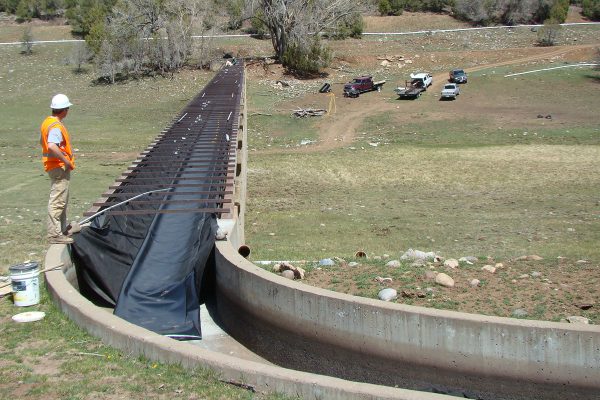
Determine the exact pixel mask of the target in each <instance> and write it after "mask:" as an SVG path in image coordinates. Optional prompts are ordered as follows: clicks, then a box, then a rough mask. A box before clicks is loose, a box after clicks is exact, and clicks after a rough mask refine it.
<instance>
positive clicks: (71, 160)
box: [40, 94, 75, 244]
mask: <svg viewBox="0 0 600 400" xmlns="http://www.w3.org/2000/svg"><path fill="white" fill-rule="evenodd" d="M72 105H73V104H71V102H70V101H69V98H68V97H67V96H65V95H64V94H57V95H56V96H54V97H53V98H52V102H51V103H50V108H51V109H52V115H51V116H49V117H47V118H46V119H45V120H44V122H42V126H41V127H40V133H41V138H40V143H41V145H42V161H43V163H44V170H45V171H46V172H47V173H48V176H49V177H50V200H48V241H49V242H50V243H62V244H69V243H73V239H72V238H71V237H69V236H67V235H65V234H64V233H63V232H64V230H65V229H66V227H67V203H68V201H69V181H70V179H71V170H73V169H75V157H74V155H73V149H72V147H71V138H70V137H69V132H68V131H67V127H66V126H65V125H64V124H63V122H62V121H63V120H64V119H65V118H66V116H67V114H68V113H69V107H71V106H72Z"/></svg>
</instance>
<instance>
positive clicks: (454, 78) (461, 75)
mask: <svg viewBox="0 0 600 400" xmlns="http://www.w3.org/2000/svg"><path fill="white" fill-rule="evenodd" d="M450 82H454V83H467V73H466V72H465V71H464V70H462V69H453V70H452V71H450Z"/></svg>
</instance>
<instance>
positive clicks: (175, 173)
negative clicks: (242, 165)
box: [72, 65, 244, 339]
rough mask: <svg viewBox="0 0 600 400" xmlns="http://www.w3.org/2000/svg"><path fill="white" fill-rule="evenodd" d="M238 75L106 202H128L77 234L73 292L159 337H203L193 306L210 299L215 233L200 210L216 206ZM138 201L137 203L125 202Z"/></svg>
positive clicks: (210, 218) (239, 70)
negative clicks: (209, 269) (76, 290)
mask: <svg viewBox="0 0 600 400" xmlns="http://www.w3.org/2000/svg"><path fill="white" fill-rule="evenodd" d="M243 73H244V67H243V65H236V66H231V67H229V68H224V69H222V70H221V71H220V72H219V73H218V74H217V75H216V76H215V77H214V78H213V79H212V80H211V82H209V83H208V84H207V86H206V87H205V89H204V90H203V91H201V92H200V93H199V94H198V95H197V96H196V97H195V98H194V99H193V100H192V101H191V102H190V103H189V104H188V106H187V107H186V108H185V109H184V110H183V112H182V116H181V118H179V119H177V121H176V122H174V123H173V124H172V126H171V127H170V128H169V129H168V130H167V131H165V132H163V134H161V135H159V137H158V139H157V141H156V143H155V144H153V145H152V148H151V150H149V151H147V152H145V154H144V156H143V157H142V159H141V160H140V161H139V162H137V163H136V166H135V167H134V168H131V169H130V170H129V171H128V172H127V173H126V178H125V179H122V180H120V182H121V184H119V186H118V188H117V189H115V192H114V193H113V196H112V197H110V195H109V198H108V199H107V202H106V204H107V206H108V204H111V207H112V204H115V203H116V202H117V201H119V200H123V199H126V198H129V199H131V200H132V201H131V202H127V203H124V204H122V205H119V206H116V207H114V208H112V209H111V210H109V211H108V212H107V213H105V214H102V215H100V216H98V217H97V218H96V219H95V220H93V221H92V224H91V226H89V227H86V228H84V229H83V230H82V231H81V232H80V233H79V234H76V235H75V237H74V239H75V241H74V243H73V245H72V258H73V261H74V263H75V267H76V271H77V280H78V284H79V290H80V292H81V293H82V294H83V295H84V296H85V297H87V298H88V299H90V300H91V301H92V302H94V303H95V304H97V305H99V306H103V307H110V308H114V313H115V314H116V315H118V316H119V317H121V318H123V319H125V320H127V321H129V322H132V323H134V324H136V325H139V326H141V327H144V328H147V329H149V330H152V331H154V332H157V333H160V334H164V335H169V336H172V337H176V338H184V339H185V338H201V336H202V331H201V327H200V304H201V303H202V302H203V301H204V297H206V294H203V293H202V292H203V291H205V292H207V293H208V292H209V291H210V284H207V283H206V282H207V279H206V275H207V274H206V270H207V265H211V264H210V263H209V262H210V260H214V253H213V251H214V241H215V235H216V231H217V229H218V225H217V221H216V215H215V214H212V213H207V212H203V210H211V211H214V208H211V204H213V206H212V207H214V204H215V203H216V202H215V200H219V199H222V198H223V197H222V196H223V189H224V187H225V186H226V180H227V173H228V172H227V170H226V169H224V168H223V165H224V164H227V163H228V161H229V157H230V153H231V149H232V148H233V146H235V143H236V142H235V136H236V134H237V129H238V127H237V118H236V117H235V116H236V115H238V114H239V106H240V96H241V89H242V82H243ZM232 115H233V116H234V118H231V117H232ZM230 140H231V141H230ZM198 160H202V162H199V161H198ZM200 187H201V188H202V189H203V190H202V191H198V188H200ZM159 188H161V189H160V190H159ZM162 188H168V191H164V189H162ZM145 190H148V191H152V190H154V192H153V193H148V192H144V191H145ZM161 190H162V191H161ZM142 192H143V193H142ZM136 195H143V199H140V200H143V201H137V200H136V201H133V200H134V199H133V197H134V196H136ZM115 211H117V212H120V211H125V212H127V213H125V214H122V213H121V214H115V215H113V214H111V213H112V212H115ZM136 211H137V212H138V213H136ZM140 211H142V212H141V213H140ZM156 211H158V212H156ZM206 288H208V290H205V289H206Z"/></svg>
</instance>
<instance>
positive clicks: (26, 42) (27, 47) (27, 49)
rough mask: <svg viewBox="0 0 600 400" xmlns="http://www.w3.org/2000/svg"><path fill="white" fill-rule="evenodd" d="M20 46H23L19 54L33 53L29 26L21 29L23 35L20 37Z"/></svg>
mask: <svg viewBox="0 0 600 400" xmlns="http://www.w3.org/2000/svg"><path fill="white" fill-rule="evenodd" d="M21 46H22V47H23V49H22V50H21V54H25V55H30V54H32V53H33V34H32V33H31V27H30V26H28V27H27V28H25V30H24V31H23V36H22V37H21Z"/></svg>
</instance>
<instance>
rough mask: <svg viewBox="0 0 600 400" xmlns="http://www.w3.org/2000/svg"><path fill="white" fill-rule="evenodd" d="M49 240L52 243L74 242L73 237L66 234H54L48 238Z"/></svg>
mask: <svg viewBox="0 0 600 400" xmlns="http://www.w3.org/2000/svg"><path fill="white" fill-rule="evenodd" d="M48 242H49V243H50V244H71V243H73V238H70V237H68V236H65V235H60V236H52V237H51V238H48Z"/></svg>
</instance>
